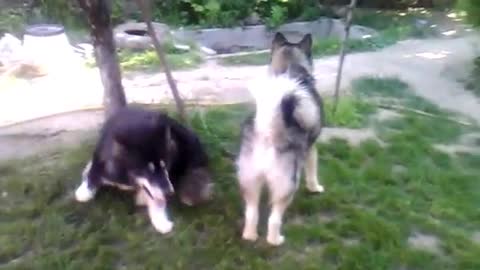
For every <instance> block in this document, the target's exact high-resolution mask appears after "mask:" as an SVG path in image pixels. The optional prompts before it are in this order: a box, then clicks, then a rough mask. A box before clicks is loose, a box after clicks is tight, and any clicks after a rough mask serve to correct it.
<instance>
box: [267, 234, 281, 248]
mask: <svg viewBox="0 0 480 270" xmlns="http://www.w3.org/2000/svg"><path fill="white" fill-rule="evenodd" d="M267 242H268V243H269V244H270V245H272V246H281V245H282V244H283V243H284V242H285V237H284V236H283V235H281V234H278V235H268V236H267Z"/></svg>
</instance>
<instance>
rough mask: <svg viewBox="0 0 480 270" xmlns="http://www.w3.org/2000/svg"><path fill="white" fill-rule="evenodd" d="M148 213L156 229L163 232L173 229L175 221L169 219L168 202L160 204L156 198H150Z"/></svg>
mask: <svg viewBox="0 0 480 270" xmlns="http://www.w3.org/2000/svg"><path fill="white" fill-rule="evenodd" d="M147 205H148V215H149V216H150V221H151V222H152V225H153V227H154V228H155V230H157V231H158V232H160V233H162V234H166V233H169V232H171V231H172V229H173V222H171V221H170V220H169V219H168V216H167V209H166V204H159V203H157V202H156V201H154V200H151V199H148V200H147Z"/></svg>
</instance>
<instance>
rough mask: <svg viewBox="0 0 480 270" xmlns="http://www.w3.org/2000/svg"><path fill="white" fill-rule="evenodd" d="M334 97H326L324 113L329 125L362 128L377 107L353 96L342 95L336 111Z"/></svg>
mask: <svg viewBox="0 0 480 270" xmlns="http://www.w3.org/2000/svg"><path fill="white" fill-rule="evenodd" d="M333 107H334V100H333V98H325V99H324V113H325V118H326V123H327V126H333V127H348V128H361V127H365V126H366V125H368V120H369V117H370V116H371V115H372V114H373V113H375V111H376V108H375V107H374V106H372V105H371V104H369V103H367V102H364V101H362V100H360V99H357V98H355V97H353V96H343V97H340V99H339V101H338V105H337V109H336V111H335V113H334V112H333Z"/></svg>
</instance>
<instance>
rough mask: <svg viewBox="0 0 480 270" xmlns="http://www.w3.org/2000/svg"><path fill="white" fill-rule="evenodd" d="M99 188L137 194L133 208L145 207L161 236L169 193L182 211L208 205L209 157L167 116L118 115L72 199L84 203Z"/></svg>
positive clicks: (167, 227)
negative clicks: (106, 187) (74, 198)
mask: <svg viewBox="0 0 480 270" xmlns="http://www.w3.org/2000/svg"><path fill="white" fill-rule="evenodd" d="M103 185H113V186H115V187H118V188H120V189H123V190H131V191H134V192H136V202H137V204H139V205H146V206H147V207H148V213H149V216H150V219H151V222H152V224H153V226H154V227H155V229H157V230H158V231H159V232H161V233H168V232H170V231H171V230H172V228H173V223H172V222H171V221H170V220H169V218H168V216H167V213H166V201H167V197H168V196H170V195H173V193H174V190H177V191H178V195H179V197H180V200H181V201H182V202H183V203H185V204H187V205H194V204H198V203H200V202H203V201H206V200H208V199H210V197H211V195H212V191H213V189H212V188H213V184H212V182H211V178H210V173H209V170H208V156H207V155H206V153H205V151H204V148H203V145H202V143H201V142H200V140H199V139H198V137H197V136H196V135H195V133H194V132H193V131H191V130H189V129H187V128H185V127H184V126H182V125H180V124H179V123H177V122H176V121H175V120H174V119H172V118H170V117H168V116H167V115H166V114H163V113H161V112H157V111H148V110H144V109H140V108H124V109H121V110H120V111H119V112H118V113H116V114H115V115H114V116H112V117H111V118H110V119H108V120H107V121H106V123H105V125H104V126H103V128H102V130H101V132H100V138H99V141H98V143H97V146H96V148H95V151H94V153H93V157H92V159H91V161H90V162H89V163H88V164H87V166H86V167H85V169H84V171H83V174H82V183H81V185H80V186H79V187H78V188H77V190H76V192H75V197H76V199H77V200H78V201H80V202H86V201H89V200H91V199H92V198H93V197H94V196H95V193H96V191H97V190H98V189H99V188H100V187H101V186H103Z"/></svg>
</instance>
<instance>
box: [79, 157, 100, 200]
mask: <svg viewBox="0 0 480 270" xmlns="http://www.w3.org/2000/svg"><path fill="white" fill-rule="evenodd" d="M99 185H100V175H99V174H98V168H97V166H96V165H95V164H93V161H89V162H88V163H87V165H86V166H85V169H83V172H82V183H81V184H80V186H79V187H78V188H77V189H76V190H75V199H76V200H77V201H79V202H88V201H90V200H91V199H93V197H95V194H96V192H97V189H98V187H99Z"/></svg>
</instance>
